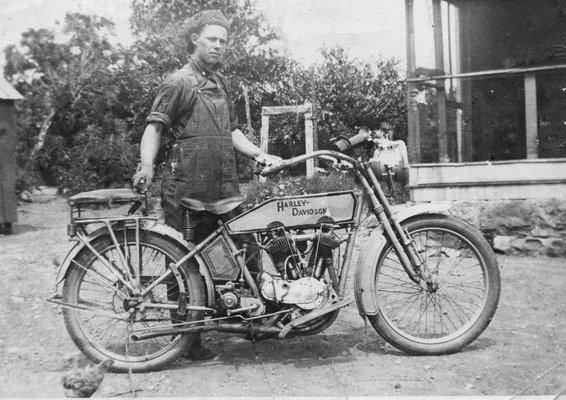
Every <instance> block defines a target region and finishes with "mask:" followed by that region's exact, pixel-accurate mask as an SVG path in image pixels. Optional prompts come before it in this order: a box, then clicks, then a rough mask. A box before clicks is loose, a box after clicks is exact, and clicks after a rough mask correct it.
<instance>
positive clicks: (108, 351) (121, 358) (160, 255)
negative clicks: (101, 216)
mask: <svg viewBox="0 0 566 400" xmlns="http://www.w3.org/2000/svg"><path fill="white" fill-rule="evenodd" d="M115 233H116V236H117V239H118V242H119V244H120V250H121V251H122V252H123V254H125V257H126V259H127V261H128V265H129V267H130V268H131V267H132V266H133V265H136V263H137V261H138V260H139V259H140V258H141V260H142V274H141V275H142V287H147V286H148V285H149V284H150V283H151V282H152V281H153V280H155V278H156V277H158V276H159V275H161V274H162V273H163V272H164V271H165V268H166V265H167V264H168V263H170V262H177V261H178V260H180V259H181V258H182V257H183V256H184V255H185V253H186V251H185V250H184V249H183V248H182V247H180V246H178V245H177V244H175V243H174V242H171V241H170V240H168V239H167V238H164V237H162V236H159V235H156V234H154V233H152V232H148V231H142V232H141V233H140V252H139V255H138V253H136V247H135V243H136V238H135V231H134V230H122V231H116V232H115ZM91 245H92V246H93V247H94V249H95V250H96V251H97V252H98V253H99V254H100V255H101V256H102V257H104V258H105V259H106V260H107V261H109V262H111V263H112V264H113V265H115V266H116V267H117V268H120V269H121V270H122V272H121V273H122V276H124V277H125V276H128V272H127V271H123V268H122V263H121V261H120V258H119V253H118V250H117V249H116V246H115V245H114V243H113V241H112V239H111V237H110V235H109V234H105V235H102V236H100V237H98V238H96V239H94V240H93V241H92V242H91ZM140 255H141V256H140ZM87 271H88V272H87ZM179 272H180V274H181V279H183V281H184V285H185V287H186V289H187V292H188V300H187V304H188V305H198V306H204V305H205V289H204V285H203V282H202V279H201V276H200V274H199V272H198V267H197V266H196V265H195V264H193V263H191V262H187V263H185V264H184V265H183V267H182V268H179ZM101 276H102V277H104V279H106V280H107V281H106V283H104V282H102V281H101V280H100V277H101ZM109 280H110V281H112V282H113V285H109V284H108V281H109ZM178 293H179V285H178V281H177V280H176V278H168V279H166V281H164V282H163V283H162V284H158V285H156V286H155V287H154V288H153V289H152V291H151V292H150V293H149V295H148V296H149V298H150V300H151V302H152V303H163V304H174V303H175V299H178ZM129 296H130V293H128V289H127V288H126V287H124V285H122V284H121V283H120V281H119V280H118V279H116V278H115V277H114V276H113V275H112V274H111V273H110V272H109V271H108V269H106V268H105V267H104V265H103V263H102V262H101V261H100V259H98V258H97V257H96V256H95V255H94V253H93V252H91V251H90V250H89V249H88V248H84V249H83V250H82V251H81V252H79V254H78V255H77V256H76V257H75V258H74V260H73V262H72V264H71V267H70V268H69V271H68V273H67V276H66V278H65V283H64V285H63V301H64V302H65V303H69V304H73V305H75V306H87V307H89V308H91V309H96V310H99V309H100V310H101V311H103V312H104V313H105V314H104V315H101V313H99V314H98V315H97V313H96V312H95V313H93V312H84V311H81V310H77V309H74V308H67V307H64V308H63V316H64V320H65V325H66V327H67V330H68V331H69V334H70V335H71V338H72V340H73V342H74V343H75V344H76V345H77V347H78V348H79V349H80V350H81V351H82V352H83V353H84V354H85V355H86V356H87V357H88V358H89V359H90V360H91V361H93V362H95V363H99V362H101V361H103V360H106V359H112V360H113V361H114V364H113V365H112V367H111V368H110V369H111V370H113V371H116V372H127V371H130V370H131V371H132V372H147V371H153V370H157V369H160V368H162V367H164V366H166V365H167V364H169V363H171V362H172V361H174V360H175V359H177V358H178V357H180V356H181V354H182V352H183V349H184V348H186V347H187V346H190V345H192V343H193V342H194V334H180V335H170V336H162V337H157V338H153V339H148V340H142V341H139V342H134V341H132V340H131V338H130V335H131V330H135V329H140V328H148V327H151V328H171V324H173V323H178V322H183V321H196V320H201V319H203V314H204V313H203V312H201V311H199V312H196V311H187V314H186V316H185V317H184V319H183V321H179V320H178V319H177V315H176V313H175V312H174V311H170V310H168V309H164V308H161V309H160V308H158V309H148V310H147V311H146V312H145V313H144V316H143V317H141V318H137V320H135V321H134V318H133V316H131V318H130V319H129V321H124V320H119V319H113V318H111V315H112V314H124V313H125V312H127V310H126V309H125V306H124V298H126V297H129Z"/></svg>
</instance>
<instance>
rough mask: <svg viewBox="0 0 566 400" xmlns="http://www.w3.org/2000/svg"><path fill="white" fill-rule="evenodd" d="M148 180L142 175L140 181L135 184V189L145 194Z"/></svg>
mask: <svg viewBox="0 0 566 400" xmlns="http://www.w3.org/2000/svg"><path fill="white" fill-rule="evenodd" d="M146 182H147V181H146V179H145V178H144V177H143V176H142V177H141V178H140V180H139V181H138V183H137V184H136V186H134V190H135V191H136V192H137V193H138V194H143V193H144V192H146V191H147V187H146Z"/></svg>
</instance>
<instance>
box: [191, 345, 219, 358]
mask: <svg viewBox="0 0 566 400" xmlns="http://www.w3.org/2000/svg"><path fill="white" fill-rule="evenodd" d="M215 357H216V353H215V352H214V351H212V350H210V349H209V348H207V347H204V346H196V347H189V348H188V349H186V350H185V352H184V353H183V358H185V359H187V360H192V361H206V360H212V359H213V358H215Z"/></svg>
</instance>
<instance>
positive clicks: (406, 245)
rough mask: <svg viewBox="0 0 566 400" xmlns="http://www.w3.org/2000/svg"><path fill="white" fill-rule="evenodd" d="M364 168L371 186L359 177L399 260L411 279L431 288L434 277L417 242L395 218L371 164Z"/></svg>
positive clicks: (363, 177) (364, 177)
mask: <svg viewBox="0 0 566 400" xmlns="http://www.w3.org/2000/svg"><path fill="white" fill-rule="evenodd" d="M364 168H365V173H366V175H367V177H368V178H369V181H370V182H371V185H370V182H368V179H367V178H366V176H365V175H363V174H362V173H361V172H359V171H357V175H358V179H359V181H360V182H361V184H362V186H363V188H364V190H365V192H366V193H367V195H368V197H369V199H370V204H371V207H372V212H373V214H374V215H375V216H376V217H377V219H378V221H379V222H380V224H381V226H382V227H383V230H384V231H385V234H386V235H387V237H388V238H389V240H390V241H391V244H392V245H393V248H394V249H395V252H396V253H397V256H398V257H399V260H400V261H401V265H402V266H403V269H404V270H405V272H406V273H407V275H408V276H409V278H410V279H411V280H412V281H413V282H415V283H417V284H419V285H420V286H422V287H423V288H424V289H427V288H429V286H430V284H431V281H432V277H431V276H428V274H427V273H426V269H425V268H424V261H423V259H422V257H421V255H420V253H419V251H418V250H417V247H416V245H415V242H414V241H413V239H412V238H411V236H410V235H409V233H408V232H406V231H405V230H404V229H403V228H402V227H401V224H399V222H398V221H397V220H396V219H395V217H394V216H393V213H392V212H391V206H390V204H389V201H388V200H387V197H386V196H385V194H384V193H383V190H382V189H381V186H380V185H379V182H378V180H377V178H376V176H375V174H374V172H373V170H372V169H371V166H370V164H369V163H366V164H365V165H364Z"/></svg>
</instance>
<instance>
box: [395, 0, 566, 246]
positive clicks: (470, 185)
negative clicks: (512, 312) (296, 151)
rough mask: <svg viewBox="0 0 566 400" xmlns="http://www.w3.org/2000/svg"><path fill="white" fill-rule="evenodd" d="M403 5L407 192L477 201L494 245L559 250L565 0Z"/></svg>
mask: <svg viewBox="0 0 566 400" xmlns="http://www.w3.org/2000/svg"><path fill="white" fill-rule="evenodd" d="M423 5H424V7H426V8H428V9H425V12H424V13H423V12H420V13H415V8H417V7H423ZM405 7H406V21H407V77H408V78H407V84H408V85H407V87H408V94H409V96H408V98H409V100H408V101H409V105H408V107H409V111H408V126H409V136H408V151H409V159H410V161H411V163H412V166H411V173H410V183H409V185H410V186H409V187H410V192H411V199H412V200H414V201H453V202H454V204H456V203H458V202H475V203H474V204H473V206H471V205H470V203H468V204H466V205H465V206H464V207H461V208H463V209H468V210H469V209H470V208H475V209H476V221H475V222H476V224H477V225H479V226H480V228H481V229H482V230H484V232H485V231H493V232H494V235H495V236H498V237H499V238H500V239H499V242H500V243H499V244H500V245H501V246H502V247H506V249H509V248H510V249H511V250H512V249H513V248H517V249H519V248H522V249H523V250H524V249H526V251H527V252H531V253H532V254H546V255H561V256H566V1H564V0H497V1H493V0H418V1H414V0H405ZM415 15H420V17H419V18H416V17H415ZM422 15H425V16H428V18H426V17H425V18H423V17H422ZM423 24H424V25H423ZM423 27H424V28H425V29H423ZM426 28H428V31H429V32H430V35H429V36H430V37H428V38H426V37H422V36H423V35H415V32H423V31H426V30H427V29H426ZM425 36H426V35H425ZM423 43H424V44H423ZM426 43H433V44H432V46H429V47H433V48H432V49H431V52H433V53H434V56H433V57H429V58H428V60H431V61H428V65H427V60H425V57H420V59H419V54H422V49H423V47H425V45H426ZM487 200H489V201H487ZM466 207H467V208H466ZM478 221H479V222H478ZM498 221H499V222H498ZM497 246H498V243H497V240H496V241H495V247H496V248H497ZM523 253H524V252H523Z"/></svg>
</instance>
